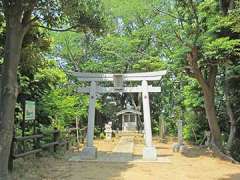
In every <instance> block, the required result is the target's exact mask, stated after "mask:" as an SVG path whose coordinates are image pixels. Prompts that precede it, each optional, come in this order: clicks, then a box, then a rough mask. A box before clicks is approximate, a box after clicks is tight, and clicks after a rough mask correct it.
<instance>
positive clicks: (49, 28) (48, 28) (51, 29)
mask: <svg viewBox="0 0 240 180" xmlns="http://www.w3.org/2000/svg"><path fill="white" fill-rule="evenodd" d="M36 26H37V27H40V28H43V29H47V30H49V31H55V32H66V31H71V30H72V29H75V28H77V27H81V26H80V25H75V26H71V27H68V28H65V29H55V28H51V27H47V26H43V25H36ZM82 27H83V26H82Z"/></svg>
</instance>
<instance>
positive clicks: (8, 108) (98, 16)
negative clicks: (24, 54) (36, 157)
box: [0, 0, 105, 180]
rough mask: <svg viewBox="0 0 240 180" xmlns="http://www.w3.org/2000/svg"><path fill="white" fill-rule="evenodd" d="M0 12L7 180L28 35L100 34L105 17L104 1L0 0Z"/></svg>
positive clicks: (1, 129) (0, 104)
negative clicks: (34, 30) (35, 30)
mask: <svg viewBox="0 0 240 180" xmlns="http://www.w3.org/2000/svg"><path fill="white" fill-rule="evenodd" d="M0 11H1V12H0V13H3V14H4V17H5V34H6V37H5V47H4V60H3V64H2V68H1V83H0V84H1V87H0V90H1V91H0V137H1V138H0V162H1V163H0V180H6V179H8V157H9V153H10V145H11V139H12V131H13V123H14V110H15V104H16V98H17V96H18V82H17V69H18V65H19V61H20V56H21V49H22V43H23V39H24V37H25V35H26V33H27V32H28V31H29V30H30V28H31V27H33V26H40V27H43V28H46V29H49V30H55V31H66V30H73V29H74V30H84V31H87V30H88V29H92V30H93V31H95V32H96V31H97V32H101V29H102V28H103V27H104V24H105V18H104V17H105V15H104V11H103V7H102V5H101V0H93V1H92V0H49V1H45V0H1V1H0Z"/></svg>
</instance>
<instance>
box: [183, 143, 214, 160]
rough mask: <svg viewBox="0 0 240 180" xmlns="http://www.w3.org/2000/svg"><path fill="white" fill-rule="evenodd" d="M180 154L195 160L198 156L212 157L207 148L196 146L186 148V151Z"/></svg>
mask: <svg viewBox="0 0 240 180" xmlns="http://www.w3.org/2000/svg"><path fill="white" fill-rule="evenodd" d="M181 154H182V155H183V156H185V157H188V158H196V157H200V156H207V157H211V156H212V152H211V151H209V150H208V149H207V148H200V147H196V146H192V147H187V149H186V150H184V151H183V152H182V153H181Z"/></svg>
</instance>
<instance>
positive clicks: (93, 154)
mask: <svg viewBox="0 0 240 180" xmlns="http://www.w3.org/2000/svg"><path fill="white" fill-rule="evenodd" d="M80 156H81V159H84V160H92V159H96V158H97V148H96V147H94V146H91V147H87V146H86V147H84V148H83V150H82V152H81V154H80Z"/></svg>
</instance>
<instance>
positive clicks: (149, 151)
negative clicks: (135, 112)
mask: <svg viewBox="0 0 240 180" xmlns="http://www.w3.org/2000/svg"><path fill="white" fill-rule="evenodd" d="M165 74H166V71H165V70H164V71H155V72H146V73H128V74H101V73H82V72H72V75H74V76H76V77H77V78H78V80H80V81H85V82H86V81H88V82H91V86H90V87H79V88H78V89H77V90H78V92H80V93H89V94H90V100H89V109H88V129H87V145H86V146H85V147H84V149H83V151H82V158H84V159H95V158H96V157H97V149H96V147H94V145H93V137H94V121H95V104H96V94H97V93H119V92H122V93H142V100H143V115H144V133H145V147H144V149H143V159H146V160H156V159H157V152H156V149H155V147H154V146H153V144H152V129H151V116H150V107H149V92H161V87H153V86H150V85H148V81H157V80H158V81H159V80H161V78H162V76H163V75H165ZM101 81H113V82H114V86H113V87H101V86H97V83H96V82H101ZM124 81H141V82H142V85H141V86H136V87H123V82H124Z"/></svg>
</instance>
